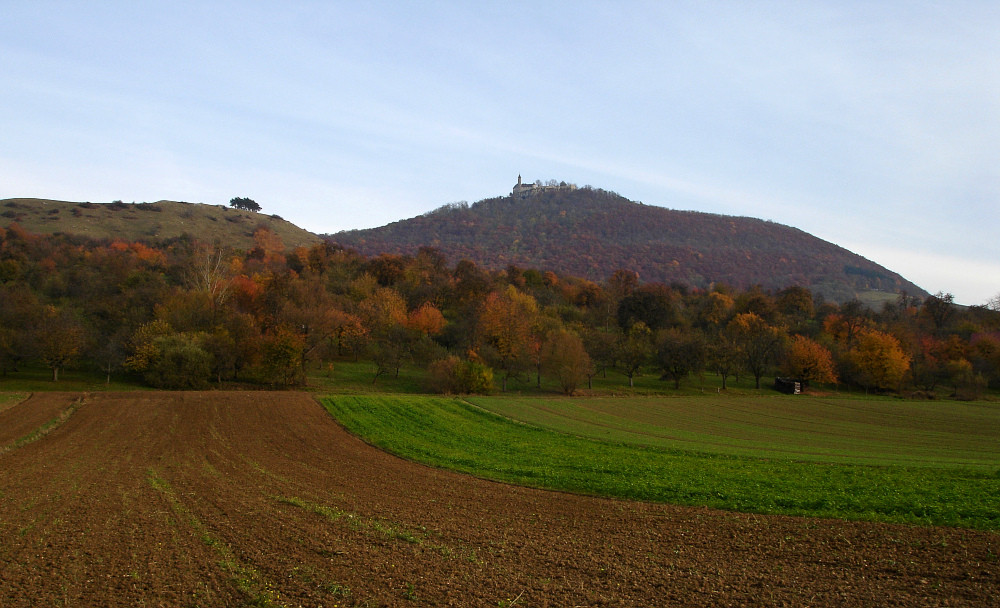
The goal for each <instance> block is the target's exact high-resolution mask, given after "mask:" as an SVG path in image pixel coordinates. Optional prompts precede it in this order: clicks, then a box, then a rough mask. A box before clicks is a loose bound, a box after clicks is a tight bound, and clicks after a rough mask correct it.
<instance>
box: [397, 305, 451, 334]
mask: <svg viewBox="0 0 1000 608" xmlns="http://www.w3.org/2000/svg"><path fill="white" fill-rule="evenodd" d="M446 323H447V321H445V319H444V315H442V314H441V311H440V310H438V309H437V307H436V306H434V305H433V304H431V303H430V302H424V303H423V304H421V305H420V307H419V308H417V309H416V310H414V311H412V312H410V314H409V316H407V318H406V327H408V328H409V329H412V330H414V331H416V332H419V333H421V334H423V335H425V336H436V335H438V334H439V333H441V331H442V330H443V329H444V326H445V325H446Z"/></svg>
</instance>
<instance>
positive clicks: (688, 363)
mask: <svg viewBox="0 0 1000 608" xmlns="http://www.w3.org/2000/svg"><path fill="white" fill-rule="evenodd" d="M657 342H658V343H659V348H658V349H657V363H658V364H659V365H660V369H662V370H663V378H662V379H668V378H669V379H671V380H673V381H674V389H679V388H680V387H681V380H682V379H684V378H686V377H687V376H688V375H689V374H691V372H700V371H703V370H704V367H705V356H706V347H705V340H704V337H703V336H702V335H701V334H700V333H695V332H693V331H684V330H680V329H668V330H666V331H663V332H661V333H660V335H659V337H658V340H657Z"/></svg>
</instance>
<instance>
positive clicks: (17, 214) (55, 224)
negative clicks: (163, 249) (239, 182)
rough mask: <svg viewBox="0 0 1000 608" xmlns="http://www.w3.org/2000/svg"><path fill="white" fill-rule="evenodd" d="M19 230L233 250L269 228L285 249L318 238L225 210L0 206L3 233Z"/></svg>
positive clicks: (161, 205)
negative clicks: (179, 241) (186, 241)
mask: <svg viewBox="0 0 1000 608" xmlns="http://www.w3.org/2000/svg"><path fill="white" fill-rule="evenodd" d="M14 223H16V224H18V225H19V226H21V227H22V228H24V229H25V230H27V231H28V232H31V233H34V234H57V233H63V234H69V235H75V236H85V237H89V238H93V239H123V240H126V241H145V242H158V241H164V240H167V239H171V238H177V237H180V236H183V235H187V236H190V237H192V238H194V239H196V240H199V241H202V242H204V243H209V244H215V243H217V244H219V245H222V246H226V247H233V248H235V249H250V248H252V247H253V246H254V232H256V231H257V229H258V228H268V229H269V230H271V232H273V233H274V234H276V235H277V236H278V237H279V238H280V239H281V240H282V242H283V243H284V244H285V246H287V247H298V246H309V245H314V244H316V243H318V242H320V238H319V237H318V236H316V235H315V234H312V233H311V232H308V231H306V230H303V229H302V228H299V227H298V226H296V225H294V224H292V223H291V222H288V221H285V220H283V219H282V218H280V217H278V216H276V215H267V214H264V213H254V212H252V211H245V210H240V209H233V208H230V207H226V206H224V205H205V204H200V203H181V202H175V201H158V202H155V203H138V204H135V203H123V202H114V203H70V202H65V201H53V200H46V199H37V198H10V199H5V200H0V227H7V226H9V225H11V224H14Z"/></svg>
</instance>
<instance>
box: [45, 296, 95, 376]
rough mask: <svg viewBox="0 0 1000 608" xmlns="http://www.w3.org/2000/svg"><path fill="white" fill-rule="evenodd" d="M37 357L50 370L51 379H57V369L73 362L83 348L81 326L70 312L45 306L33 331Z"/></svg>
mask: <svg viewBox="0 0 1000 608" xmlns="http://www.w3.org/2000/svg"><path fill="white" fill-rule="evenodd" d="M34 341H35V346H36V348H37V350H38V357H39V359H41V360H42V362H43V363H45V365H46V366H47V367H48V368H49V369H51V370H52V381H53V382H58V381H59V370H60V369H62V368H63V367H65V366H66V365H68V364H69V363H71V362H73V361H74V360H75V359H76V358H77V356H78V355H79V354H80V350H81V349H82V348H83V342H84V331H83V326H82V325H81V324H80V322H79V321H78V320H76V319H75V318H74V317H73V315H72V314H70V313H69V312H68V311H65V310H59V309H57V308H56V307H54V306H46V307H45V308H44V310H43V313H42V317H41V319H40V320H39V325H38V327H37V328H36V330H35V332H34Z"/></svg>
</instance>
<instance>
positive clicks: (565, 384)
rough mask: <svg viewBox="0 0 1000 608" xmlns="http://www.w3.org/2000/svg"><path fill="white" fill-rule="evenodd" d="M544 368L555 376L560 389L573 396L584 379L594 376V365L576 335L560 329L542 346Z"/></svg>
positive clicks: (549, 335)
mask: <svg viewBox="0 0 1000 608" xmlns="http://www.w3.org/2000/svg"><path fill="white" fill-rule="evenodd" d="M542 368H543V369H544V370H545V373H546V374H549V375H552V376H555V378H556V379H557V380H558V381H559V387H560V388H562V391H563V392H564V393H565V394H567V395H572V394H573V392H574V391H576V389H577V387H578V386H580V384H581V383H583V381H584V379H586V378H588V377H590V376H591V375H592V374H593V368H594V365H593V363H591V361H590V356H589V355H588V354H587V351H586V350H585V349H584V347H583V340H581V339H580V336H578V335H576V334H575V333H573V332H571V331H568V330H565V329H560V330H555V331H552V332H549V334H548V335H547V336H546V338H545V342H544V343H543V346H542Z"/></svg>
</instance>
